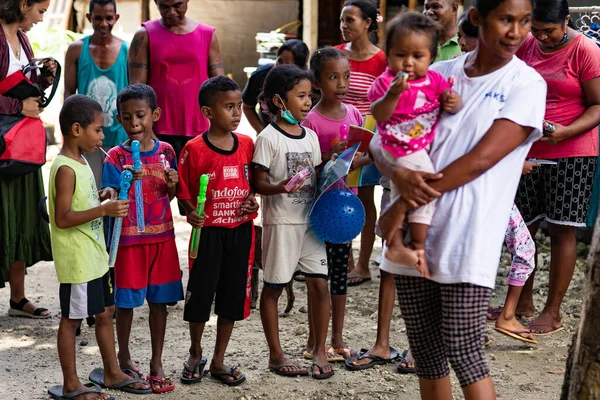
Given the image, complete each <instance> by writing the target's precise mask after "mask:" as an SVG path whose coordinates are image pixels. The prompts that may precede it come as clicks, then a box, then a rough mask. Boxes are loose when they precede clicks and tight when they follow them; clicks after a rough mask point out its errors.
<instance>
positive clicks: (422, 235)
mask: <svg viewBox="0 0 600 400" xmlns="http://www.w3.org/2000/svg"><path fill="white" fill-rule="evenodd" d="M408 226H409V229H410V238H411V241H410V244H411V247H412V248H413V249H415V250H416V251H415V253H416V255H417V256H418V258H419V261H418V262H417V271H419V273H420V274H421V276H423V277H424V278H429V277H430V275H429V265H428V264H427V257H425V239H426V238H427V231H428V230H429V225H428V224H420V223H416V222H411V223H409V225H408Z"/></svg>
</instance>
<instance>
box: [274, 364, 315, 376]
mask: <svg viewBox="0 0 600 400" xmlns="http://www.w3.org/2000/svg"><path fill="white" fill-rule="evenodd" d="M285 367H294V368H302V366H301V365H298V364H281V365H276V366H271V365H269V371H271V372H273V373H274V374H277V375H280V376H285V377H288V378H290V377H292V378H293V377H296V376H308V375H309V374H308V371H282V369H283V368H285Z"/></svg>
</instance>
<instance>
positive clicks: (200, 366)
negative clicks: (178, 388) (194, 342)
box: [179, 356, 207, 385]
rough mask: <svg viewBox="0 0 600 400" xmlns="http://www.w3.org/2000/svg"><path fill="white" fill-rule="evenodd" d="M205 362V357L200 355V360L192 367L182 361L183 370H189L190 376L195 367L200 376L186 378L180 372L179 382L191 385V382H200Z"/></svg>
mask: <svg viewBox="0 0 600 400" xmlns="http://www.w3.org/2000/svg"><path fill="white" fill-rule="evenodd" d="M206 362H207V359H206V357H205V356H202V357H200V360H199V361H198V362H197V363H196V364H194V365H193V366H192V367H190V366H189V365H188V363H187V362H184V363H183V369H184V370H185V371H187V372H189V373H190V374H191V375H192V376H194V372H195V371H196V369H198V373H199V374H200V376H199V377H197V378H186V377H185V376H183V374H181V377H180V378H179V380H180V381H181V383H183V384H184V385H191V384H193V383H198V382H200V381H201V380H202V376H203V375H204V368H205V367H206Z"/></svg>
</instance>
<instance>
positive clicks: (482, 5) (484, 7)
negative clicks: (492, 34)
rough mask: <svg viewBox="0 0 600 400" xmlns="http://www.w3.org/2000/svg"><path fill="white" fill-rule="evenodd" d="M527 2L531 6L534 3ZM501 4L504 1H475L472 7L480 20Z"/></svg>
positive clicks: (530, 0)
mask: <svg viewBox="0 0 600 400" xmlns="http://www.w3.org/2000/svg"><path fill="white" fill-rule="evenodd" d="M536 1H537V0H536ZM529 2H530V3H531V5H532V6H533V3H534V1H533V0H529ZM502 3H504V0H475V1H474V2H473V5H474V7H475V9H476V10H477V12H479V15H481V17H482V18H487V16H488V15H489V14H490V13H491V12H492V11H494V10H495V9H496V8H498V7H499V6H500V4H502Z"/></svg>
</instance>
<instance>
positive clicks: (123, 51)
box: [64, 0, 128, 187]
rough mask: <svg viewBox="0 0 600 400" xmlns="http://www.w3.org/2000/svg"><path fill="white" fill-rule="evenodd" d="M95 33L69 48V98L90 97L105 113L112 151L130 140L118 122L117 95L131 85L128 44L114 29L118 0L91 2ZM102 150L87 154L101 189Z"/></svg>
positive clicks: (106, 135)
mask: <svg viewBox="0 0 600 400" xmlns="http://www.w3.org/2000/svg"><path fill="white" fill-rule="evenodd" d="M86 17H87V19H88V21H89V22H90V23H91V24H92V28H93V29H94V33H93V34H92V35H91V36H86V37H85V38H83V39H80V40H77V41H75V42H73V43H71V45H70V46H69V49H68V50H67V54H66V56H65V74H64V77H65V99H66V98H67V97H69V96H71V95H73V94H75V93H79V94H83V95H86V96H89V97H91V98H93V99H94V100H96V101H97V102H99V103H100V105H102V109H103V110H104V128H103V133H104V141H103V142H102V147H103V148H104V149H105V150H106V151H108V150H109V149H110V148H112V147H114V146H116V145H118V144H120V143H122V142H124V141H125V140H127V134H126V133H125V130H124V129H123V127H122V126H121V124H120V123H119V121H117V118H116V115H117V94H118V93H119V92H120V91H121V90H122V89H123V88H125V87H126V86H127V85H128V78H127V44H126V43H125V42H124V41H123V40H122V39H119V38H118V37H116V36H113V34H112V29H113V27H114V26H115V24H116V23H117V21H118V20H119V14H117V3H116V1H115V0H91V1H90V8H89V14H87V15H86ZM104 158H105V155H104V153H102V152H101V151H96V152H94V153H92V154H86V159H87V161H88V163H89V164H90V167H91V168H92V171H93V172H94V178H95V179H96V184H97V185H98V187H100V181H101V174H102V163H103V161H104Z"/></svg>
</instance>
